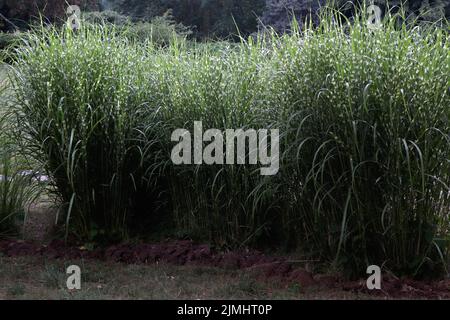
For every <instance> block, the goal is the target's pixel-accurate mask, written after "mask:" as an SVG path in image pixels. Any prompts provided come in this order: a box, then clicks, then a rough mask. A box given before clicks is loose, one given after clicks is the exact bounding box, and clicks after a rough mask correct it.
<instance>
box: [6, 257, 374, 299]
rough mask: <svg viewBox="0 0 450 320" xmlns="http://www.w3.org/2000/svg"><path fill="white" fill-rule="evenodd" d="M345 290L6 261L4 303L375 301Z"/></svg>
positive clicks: (188, 270)
mask: <svg viewBox="0 0 450 320" xmlns="http://www.w3.org/2000/svg"><path fill="white" fill-rule="evenodd" d="M69 265H78V266H80V268H81V286H82V288H81V290H68V289H67V287H66V281H67V277H68V275H67V274H66V273H65V271H66V268H67V267H68V266H69ZM370 298H374V297H372V296H370V295H364V294H356V293H351V292H346V291H343V290H341V289H327V288H325V287H309V288H305V289H302V288H301V287H300V286H299V285H298V284H295V283H293V284H292V283H291V284H281V283H280V282H278V281H276V279H272V280H261V279H260V278H257V277H256V276H255V275H254V274H252V273H250V272H246V271H242V270H238V271H233V270H223V269H218V268H211V267H198V266H173V265H166V264H155V265H148V266H146V265H124V264H118V263H109V262H99V261H91V260H90V261H81V260H78V261H76V260H71V261H69V260H47V259H45V258H43V257H20V258H9V257H0V299H58V300H59V299H63V300H66V299H67V300H71V299H75V300H78V299H80V300H81V299H82V300H85V299H88V300H90V299H108V300H109V299H117V300H122V299H133V300H134V299H144V300H147V299H148V300H150V299H164V300H165V299H171V300H178V299H370Z"/></svg>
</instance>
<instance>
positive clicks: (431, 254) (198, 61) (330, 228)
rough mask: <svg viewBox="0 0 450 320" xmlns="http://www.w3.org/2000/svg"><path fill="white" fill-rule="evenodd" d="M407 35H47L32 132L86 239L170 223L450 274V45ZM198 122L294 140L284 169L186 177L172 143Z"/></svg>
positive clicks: (25, 122)
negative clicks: (164, 40) (164, 39)
mask: <svg viewBox="0 0 450 320" xmlns="http://www.w3.org/2000/svg"><path fill="white" fill-rule="evenodd" d="M398 20H399V19H398V17H387V18H386V19H385V21H383V24H382V26H381V27H380V28H379V29H376V30H373V29H370V28H368V26H367V24H366V20H365V19H364V18H363V17H362V16H361V15H358V14H357V15H356V17H355V18H354V19H353V20H352V22H351V23H350V22H348V21H346V20H345V19H344V18H342V17H341V16H340V15H339V13H337V12H332V13H329V14H328V15H324V16H323V17H322V22H321V24H320V25H319V26H318V27H313V26H312V25H308V24H305V25H304V26H302V28H299V27H298V26H297V27H296V26H295V25H294V28H293V31H292V33H291V34H289V35H283V36H278V35H276V34H275V33H270V32H269V33H268V34H265V35H263V36H260V37H257V38H255V39H254V38H250V39H248V40H242V42H241V43H240V44H239V45H230V46H228V45H227V44H226V43H225V44H224V43H221V44H217V45H216V46H215V45H198V46H197V45H195V44H188V43H186V42H185V41H177V40H176V39H175V40H174V41H173V42H172V43H171V44H170V46H168V47H167V48H163V49H161V48H160V47H158V46H155V45H153V44H152V43H151V42H146V43H144V44H141V45H140V44H136V43H130V42H128V40H126V37H121V36H120V33H118V32H116V31H114V30H111V29H109V28H106V27H102V26H88V27H86V28H84V29H82V30H81V31H78V32H71V31H67V30H64V31H60V30H56V29H46V30H41V31H39V32H37V33H35V34H34V36H31V37H30V39H28V40H27V41H26V43H25V44H24V46H22V47H21V49H19V50H18V52H17V53H16V55H15V57H16V60H15V64H14V70H15V73H14V79H13V80H14V82H13V83H14V85H15V90H16V93H17V97H18V98H17V103H16V104H15V108H14V110H15V114H16V118H17V122H16V123H17V128H16V129H17V132H19V133H20V135H21V137H22V140H21V141H22V144H23V145H24V146H25V147H26V148H27V150H28V154H29V155H32V156H33V157H35V158H36V159H37V160H38V161H40V162H41V163H42V165H44V166H45V167H46V168H47V170H48V172H49V174H50V176H51V177H52V179H53V181H54V183H55V185H56V187H57V190H58V192H59V194H60V196H61V198H62V199H63V201H64V202H65V203H66V207H67V210H66V212H67V214H66V217H65V221H66V228H67V231H68V232H71V233H73V234H76V235H78V236H79V237H80V238H81V239H93V238H97V237H98V236H99V234H102V235H104V236H105V237H106V238H108V239H116V238H117V239H124V238H126V237H127V236H128V235H129V231H130V228H131V229H132V227H133V226H140V227H141V229H142V226H147V223H149V221H152V222H151V223H150V225H151V224H153V223H155V221H156V222H157V221H160V220H167V221H169V224H171V225H172V227H173V228H174V229H175V233H176V234H177V235H178V236H183V237H184V236H188V237H194V238H196V239H202V240H209V241H211V242H214V243H215V244H218V245H221V246H225V247H240V246H248V245H256V244H257V245H265V246H267V245H269V246H281V245H282V246H286V247H289V248H292V247H296V248H301V249H302V250H303V251H304V252H306V253H308V254H310V255H311V256H313V257H316V258H319V259H320V260H321V261H323V262H326V263H329V264H330V265H331V266H333V267H336V268H338V269H342V270H346V271H348V272H349V273H350V274H351V273H356V274H361V273H365V270H366V267H367V266H368V265H370V264H377V265H380V266H383V267H384V268H386V269H389V270H391V271H394V272H397V273H399V274H401V273H403V274H414V275H419V274H423V273H426V271H430V270H434V271H436V273H438V272H439V271H442V270H443V269H444V266H445V264H444V263H443V261H445V259H446V257H447V256H448V250H449V233H448V232H449V208H450V199H449V185H450V161H449V159H450V158H449V156H450V137H449V132H450V130H449V129H450V124H449V116H450V97H449V87H450V79H449V75H450V53H449V42H448V33H447V31H446V30H445V29H443V28H438V27H427V28H426V30H424V29H423V28H421V27H416V28H412V27H409V26H407V25H405V24H399V23H398ZM194 121H202V122H203V127H204V129H205V130H206V129H209V128H216V129H220V130H225V129H229V128H230V129H238V128H242V129H247V128H251V129H256V130H257V129H271V128H277V129H280V132H281V135H282V136H281V152H282V155H281V163H280V172H279V173H278V174H277V175H276V176H272V177H270V176H269V177H263V176H261V175H259V166H254V165H211V166H209V165H182V166H175V165H173V164H172V162H171V160H170V152H171V149H172V147H173V146H174V143H173V142H171V141H170V137H171V133H172V132H173V130H175V129H178V128H186V129H188V130H190V131H191V132H192V128H193V122H194ZM152 219H153V220H152ZM144 229H145V228H144ZM141 231H142V230H141ZM160 232H162V233H164V232H165V231H164V230H163V231H160ZM167 232H169V231H167ZM172 234H173V233H172Z"/></svg>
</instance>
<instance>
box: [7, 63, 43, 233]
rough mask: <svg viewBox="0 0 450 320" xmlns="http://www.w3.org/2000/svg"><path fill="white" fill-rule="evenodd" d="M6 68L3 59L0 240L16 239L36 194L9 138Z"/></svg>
mask: <svg viewBox="0 0 450 320" xmlns="http://www.w3.org/2000/svg"><path fill="white" fill-rule="evenodd" d="M8 89H9V84H8V81H7V68H6V67H5V66H4V65H3V64H2V63H1V59H0V103H1V104H0V238H3V237H11V236H17V235H18V234H19V231H20V230H19V227H20V224H21V223H22V222H23V220H24V218H25V215H26V207H27V205H28V204H30V203H31V201H33V199H34V198H35V196H36V195H37V188H36V185H35V184H34V183H33V182H32V181H31V178H30V177H29V176H28V177H27V176H25V175H22V174H20V166H21V164H20V161H19V159H18V157H17V150H16V148H15V145H14V144H13V143H11V139H10V136H9V131H10V123H9V122H8V117H7V116H8V110H7V102H8V101H9V98H8V96H9V94H10V92H9V90H8Z"/></svg>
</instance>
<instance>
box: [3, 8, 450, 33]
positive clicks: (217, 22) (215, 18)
mask: <svg viewBox="0 0 450 320" xmlns="http://www.w3.org/2000/svg"><path fill="white" fill-rule="evenodd" d="M324 1H325V0H69V1H67V0H21V1H18V0H0V14H1V16H0V29H1V30H3V31H11V30H14V29H16V28H27V25H28V24H29V23H30V21H32V20H33V19H36V18H37V17H38V16H39V14H40V13H41V14H42V15H44V16H45V17H46V19H48V21H51V22H55V21H58V20H59V21H63V20H64V19H65V18H66V8H67V6H68V4H69V3H70V4H76V5H79V6H80V7H81V8H82V10H83V11H84V12H86V11H94V12H100V11H102V12H103V16H104V17H106V18H108V19H110V20H113V21H120V20H121V19H123V17H129V19H131V20H132V21H134V22H136V21H144V22H145V21H151V20H152V19H154V18H155V17H158V16H164V15H165V16H166V17H169V18H170V19H173V22H174V23H177V24H182V25H184V26H188V27H189V28H190V30H191V31H192V32H191V34H192V36H193V37H195V38H227V37H229V36H230V35H236V33H237V30H239V32H240V33H241V34H242V35H248V34H251V33H253V32H255V31H257V30H258V27H260V26H261V25H271V26H274V27H275V28H276V29H279V30H281V31H283V30H284V29H286V27H287V26H288V25H289V21H290V19H291V16H292V14H295V15H296V16H297V18H298V19H299V20H302V19H303V18H304V17H305V16H308V15H309V13H310V12H313V13H314V12H316V11H317V9H318V8H319V6H320V5H323V3H324ZM336 2H337V3H338V5H343V4H345V3H347V5H348V3H349V2H348V1H344V0H337V1H336ZM384 2H385V0H375V4H378V5H383V4H384ZM404 2H405V3H406V9H407V13H408V14H410V15H419V14H422V15H425V16H426V17H427V18H428V19H429V20H437V19H440V18H442V17H444V16H447V17H449V16H450V5H449V3H450V0H407V1H404ZM390 3H392V4H398V3H400V1H399V0H393V1H390ZM348 10H350V11H351V8H350V9H348ZM97 15H98V14H97Z"/></svg>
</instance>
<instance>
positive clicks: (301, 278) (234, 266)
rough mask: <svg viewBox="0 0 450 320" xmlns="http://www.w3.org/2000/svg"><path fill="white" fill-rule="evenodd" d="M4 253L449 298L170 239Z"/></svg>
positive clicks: (448, 288) (387, 279) (414, 284)
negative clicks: (374, 286) (246, 273)
mask: <svg viewBox="0 0 450 320" xmlns="http://www.w3.org/2000/svg"><path fill="white" fill-rule="evenodd" d="M0 254H3V255H5V256H8V257H17V256H45V257H48V258H53V259H80V258H83V259H97V260H101V261H112V262H119V263H126V264H154V263H158V262H162V263H168V264H174V265H196V266H207V267H217V268H223V269H228V270H230V269H231V270H252V271H254V272H256V274H257V275H258V277H261V278H264V279H268V278H276V279H277V281H282V283H286V284H287V285H288V284H293V283H295V284H298V285H299V286H300V287H302V288H305V287H311V286H317V287H325V288H330V289H342V290H344V291H349V292H354V293H364V294H370V295H374V296H375V297H376V298H395V299H396V298H402V299H403V298H410V299H411V298H413V299H450V279H444V280H440V281H417V280H413V279H408V278H402V279H398V278H395V277H393V276H386V275H385V276H383V279H382V289H381V290H369V289H367V286H366V279H362V280H360V281H346V280H344V279H343V278H341V277H338V276H333V275H323V274H312V273H310V272H308V271H306V270H305V269H303V268H298V264H297V265H296V263H295V262H292V261H290V260H288V258H284V257H273V256H268V255H265V254H264V253H262V252H259V251H249V250H240V251H229V252H215V251H214V250H212V249H211V247H210V246H208V245H204V244H196V243H194V242H193V241H189V240H182V241H165V242H160V243H154V244H119V245H113V246H110V247H107V248H104V249H95V250H87V249H86V248H84V247H77V246H68V245H66V243H65V242H64V241H59V240H54V241H52V242H50V243H49V244H48V245H43V244H38V243H35V242H32V241H21V240H5V241H0Z"/></svg>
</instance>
